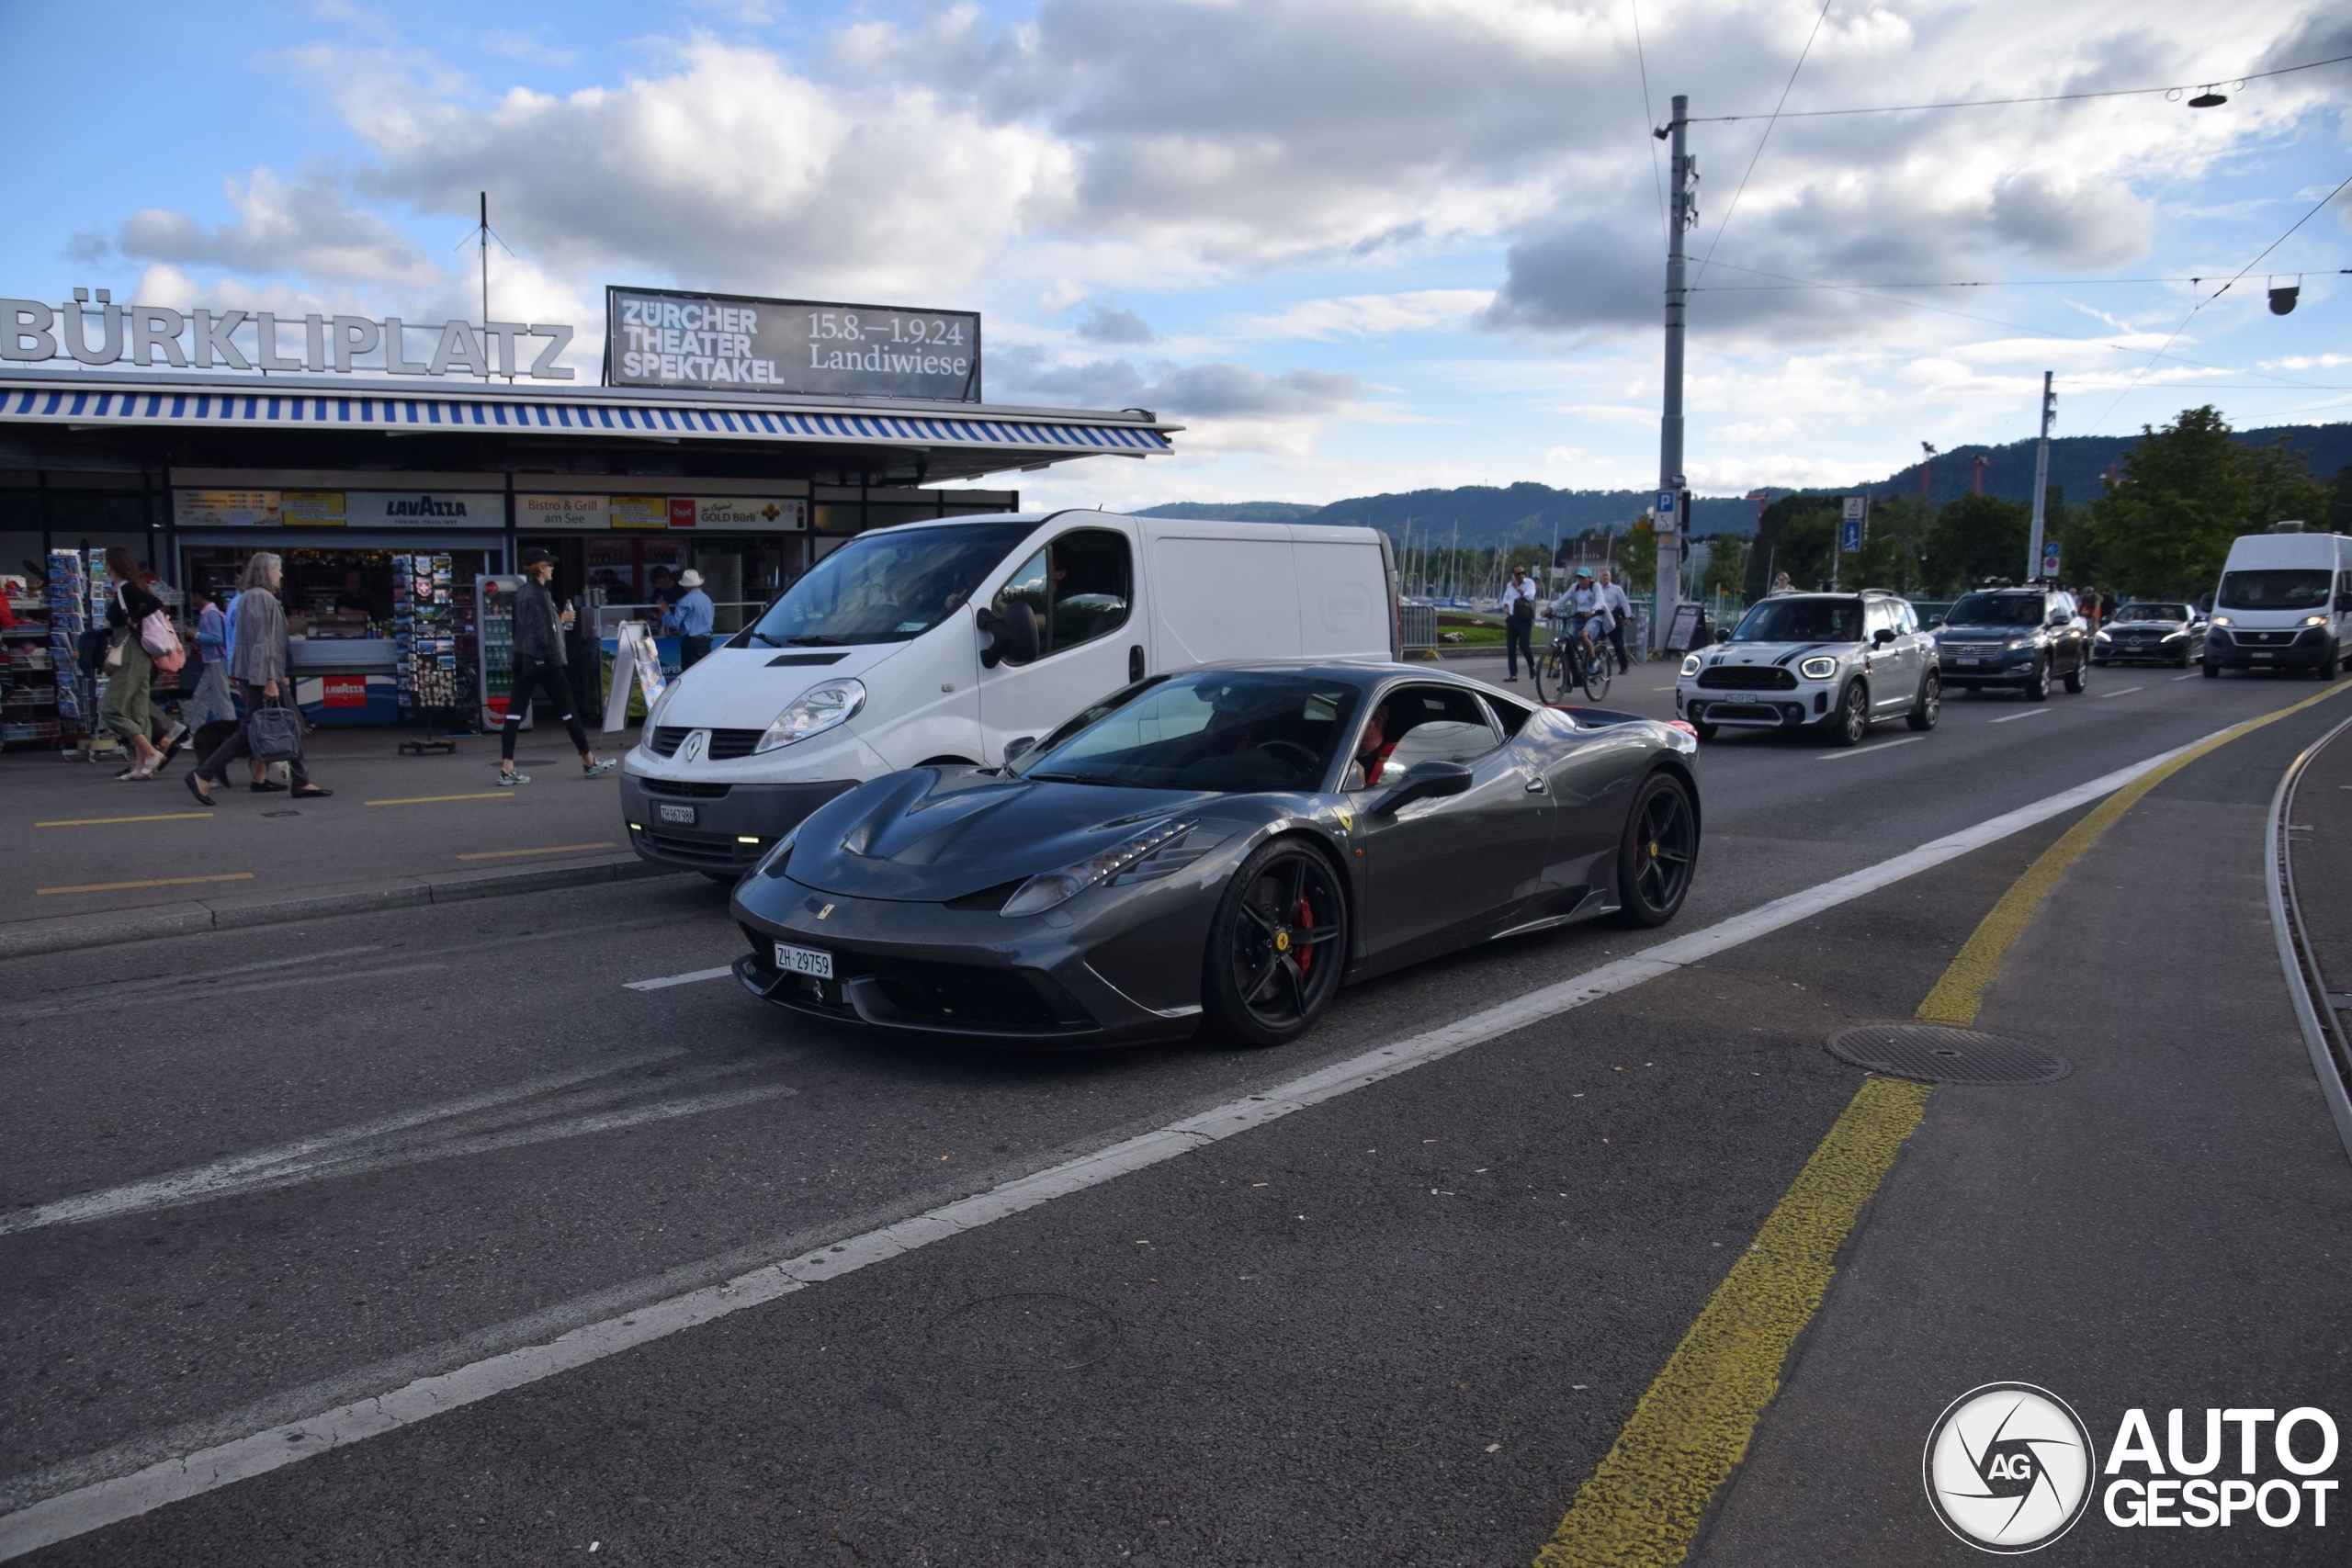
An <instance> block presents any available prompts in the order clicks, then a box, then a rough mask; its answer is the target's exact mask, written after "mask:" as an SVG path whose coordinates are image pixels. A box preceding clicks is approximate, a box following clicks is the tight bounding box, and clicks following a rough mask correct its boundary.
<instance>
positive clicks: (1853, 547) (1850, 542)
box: [1838, 517, 1862, 556]
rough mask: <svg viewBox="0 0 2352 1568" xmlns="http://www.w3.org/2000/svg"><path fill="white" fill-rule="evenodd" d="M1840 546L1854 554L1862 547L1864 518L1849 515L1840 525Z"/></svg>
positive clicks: (1848, 552)
mask: <svg viewBox="0 0 2352 1568" xmlns="http://www.w3.org/2000/svg"><path fill="white" fill-rule="evenodd" d="M1861 547H1862V520H1861V519H1860V518H1859V517H1849V518H1848V519H1846V520H1845V521H1844V522H1843V523H1840V524H1839V525H1838V548H1839V549H1841V550H1843V551H1845V552H1846V553H1847V554H1848V555H1849V556H1850V555H1852V554H1854V553H1855V552H1857V551H1858V550H1860V548H1861Z"/></svg>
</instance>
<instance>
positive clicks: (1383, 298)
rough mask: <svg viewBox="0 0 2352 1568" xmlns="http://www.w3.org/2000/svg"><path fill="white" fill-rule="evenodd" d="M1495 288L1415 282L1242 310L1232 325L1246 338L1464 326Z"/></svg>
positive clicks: (1366, 333) (1350, 334)
mask: <svg viewBox="0 0 2352 1568" xmlns="http://www.w3.org/2000/svg"><path fill="white" fill-rule="evenodd" d="M1494 298H1495V295H1494V290H1492V289H1490V288H1415V289H1408V290H1406V291H1404V292H1402V293H1397V294H1350V295H1345V296H1341V297H1339V298H1336V299H1306V300H1301V301H1300V302H1299V303H1297V304H1295V305H1290V306H1286V307H1284V308H1283V309H1282V310H1277V311H1274V312H1272V313H1271V314H1266V315H1256V316H1241V317H1238V318H1236V319H1235V320H1234V321H1230V322H1228V323H1227V330H1229V331H1231V332H1232V333H1236V334H1237V335H1238V336H1241V337H1245V338H1263V339H1281V338H1319V339H1322V340H1324V341H1325V342H1330V341H1333V340H1336V339H1339V338H1343V337H1355V338H1371V337H1387V336H1389V335H1391V334H1392V333H1417V332H1431V331H1435V330H1437V329H1440V328H1450V327H1462V326H1466V325H1468V324H1469V323H1470V321H1471V320H1472V319H1473V318H1474V317H1476V315H1477V314H1478V312H1479V311H1481V310H1485V309H1487V306H1488V305H1490V304H1492V303H1493V302H1494Z"/></svg>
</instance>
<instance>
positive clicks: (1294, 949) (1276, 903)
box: [1201, 840, 1348, 1045]
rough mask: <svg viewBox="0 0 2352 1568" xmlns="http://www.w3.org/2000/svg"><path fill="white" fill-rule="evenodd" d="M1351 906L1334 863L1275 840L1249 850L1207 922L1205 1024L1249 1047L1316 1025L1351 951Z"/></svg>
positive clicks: (1272, 1042)
mask: <svg viewBox="0 0 2352 1568" xmlns="http://www.w3.org/2000/svg"><path fill="white" fill-rule="evenodd" d="M1347 931H1348V913H1347V905H1346V903H1345V902H1344V901H1343V900H1342V899H1341V897H1340V880H1339V877H1338V875H1337V874H1335V873H1334V872H1333V871H1332V870H1331V866H1330V863H1329V862H1328V861H1326V860H1325V859H1324V858H1323V857H1322V856H1321V855H1318V854H1317V853H1316V852H1314V851H1313V850H1311V849H1308V848H1307V847H1306V845H1304V844H1301V843H1295V842H1283V841H1281V840H1277V841H1275V842H1273V843H1271V844H1268V845H1267V846H1266V847H1265V848H1263V849H1261V850H1260V851H1259V852H1257V853H1256V854H1253V855H1251V856H1250V859H1249V861H1248V863H1245V864H1244V865H1243V866H1242V868H1241V870H1240V871H1239V872H1238V873H1237V874H1235V876H1234V878H1233V881H1232V882H1231V883H1230V884H1229V885H1228V886H1227V887H1226V890H1225V897H1224V898H1223V899H1222V900H1220V901H1219V903H1218V905H1217V910H1216V920H1215V921H1214V922H1213V923H1212V924H1211V925H1210V927H1209V942H1208V953H1207V955H1206V959H1205V969H1204V974H1203V975H1202V976H1201V999H1202V1002H1203V1004H1204V1011H1205V1012H1206V1014H1207V1017H1208V1021H1209V1022H1210V1023H1211V1024H1212V1025H1213V1026H1215V1027H1216V1028H1217V1029H1218V1030H1220V1031H1221V1032H1225V1033H1227V1034H1231V1035H1235V1036H1237V1037H1238V1038H1240V1039H1242V1040H1246V1041H1248V1042H1249V1043H1251V1044H1253V1045H1282V1044H1286V1043H1289V1042H1291V1041H1293V1040H1295V1039H1297V1038H1298V1037H1299V1036H1300V1035H1302V1034H1304V1033H1306V1032H1307V1030H1308V1029H1310V1028H1312V1027H1313V1026H1314V1023H1315V1021H1316V1019H1317V1018H1318V1017H1320V1016H1321V1015H1322V1012H1323V1010H1324V1009H1325V1008H1326V1007H1328V1006H1329V1005H1330V1001H1331V995H1332V993H1333V992H1335V991H1337V990H1338V989H1339V988H1340V970H1341V969H1342V968H1343V967H1345V965H1346V964H1347V957H1348V939H1347Z"/></svg>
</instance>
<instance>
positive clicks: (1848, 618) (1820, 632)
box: [1731, 599, 1862, 642]
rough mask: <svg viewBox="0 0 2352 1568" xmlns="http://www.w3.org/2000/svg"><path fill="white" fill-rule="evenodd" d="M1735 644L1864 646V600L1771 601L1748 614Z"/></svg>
mask: <svg viewBox="0 0 2352 1568" xmlns="http://www.w3.org/2000/svg"><path fill="white" fill-rule="evenodd" d="M1731 640H1732V641H1734V642H1860V641H1861V640H1862V602H1861V601H1860V599H1767V600H1765V601H1764V602H1763V603H1762V604H1758V605H1757V606H1756V608H1754V609H1753V610H1750V611H1748V612H1747V619H1746V620H1744V621H1742V622H1740V623H1739V629H1738V630H1737V631H1736V632H1734V633H1732V634H1731Z"/></svg>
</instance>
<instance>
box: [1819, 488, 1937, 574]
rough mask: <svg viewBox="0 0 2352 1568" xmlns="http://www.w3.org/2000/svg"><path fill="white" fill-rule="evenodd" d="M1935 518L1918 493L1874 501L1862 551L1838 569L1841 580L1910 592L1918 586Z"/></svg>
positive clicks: (1863, 537)
mask: <svg viewBox="0 0 2352 1568" xmlns="http://www.w3.org/2000/svg"><path fill="white" fill-rule="evenodd" d="M1934 521H1935V514H1934V513H1932V512H1931V511H1929V510H1928V503H1927V502H1923V501H1921V500H1920V499H1919V498H1918V497H1917V496H1916V495H1904V496H1895V497H1893V498H1891V499H1888V500H1883V501H1873V502H1871V511H1870V522H1869V526H1868V527H1867V528H1866V529H1865V530H1864V532H1863V536H1862V550H1861V554H1860V556H1854V557H1849V558H1847V559H1846V560H1845V562H1844V563H1843V564H1842V565H1841V566H1840V567H1839V569H1838V581H1841V582H1845V583H1848V584H1849V585H1851V586H1853V587H1856V588H1892V589H1894V590H1895V591H1896V592H1900V593H1908V592H1911V591H1912V590H1913V589H1915V588H1917V587H1918V586H1919V582H1920V571H1921V563H1920V554H1921V552H1922V550H1923V549H1924V548H1925V547H1926V540H1927V535H1928V528H1929V527H1930V526H1931V525H1933V523H1934Z"/></svg>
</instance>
